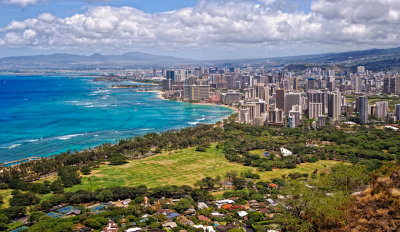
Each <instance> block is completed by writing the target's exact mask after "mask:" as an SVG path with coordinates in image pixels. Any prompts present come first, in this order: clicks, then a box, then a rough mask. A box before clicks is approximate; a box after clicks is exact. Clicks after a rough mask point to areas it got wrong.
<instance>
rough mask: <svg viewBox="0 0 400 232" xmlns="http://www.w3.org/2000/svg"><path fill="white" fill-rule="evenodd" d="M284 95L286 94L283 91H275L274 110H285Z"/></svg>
mask: <svg viewBox="0 0 400 232" xmlns="http://www.w3.org/2000/svg"><path fill="white" fill-rule="evenodd" d="M285 95H286V92H285V90H284V89H277V90H276V103H275V106H276V108H278V109H280V110H285Z"/></svg>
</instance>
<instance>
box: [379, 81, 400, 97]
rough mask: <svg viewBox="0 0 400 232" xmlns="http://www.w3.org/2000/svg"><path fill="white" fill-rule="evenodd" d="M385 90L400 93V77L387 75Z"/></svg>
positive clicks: (384, 82) (384, 83) (384, 84)
mask: <svg viewBox="0 0 400 232" xmlns="http://www.w3.org/2000/svg"><path fill="white" fill-rule="evenodd" d="M383 92H385V93H388V94H390V93H398V92H400V77H386V78H384V79H383Z"/></svg>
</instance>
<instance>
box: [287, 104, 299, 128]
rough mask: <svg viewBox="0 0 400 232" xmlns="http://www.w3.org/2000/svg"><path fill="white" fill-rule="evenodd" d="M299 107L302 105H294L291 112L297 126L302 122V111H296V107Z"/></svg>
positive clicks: (290, 114)
mask: <svg viewBox="0 0 400 232" xmlns="http://www.w3.org/2000/svg"><path fill="white" fill-rule="evenodd" d="M295 108H297V109H299V108H300V107H293V108H292V110H291V111H290V112H289V117H294V126H295V127H297V126H299V125H300V122H301V112H300V111H296V109H295Z"/></svg>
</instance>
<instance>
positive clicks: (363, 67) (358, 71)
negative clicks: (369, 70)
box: [357, 66, 365, 74]
mask: <svg viewBox="0 0 400 232" xmlns="http://www.w3.org/2000/svg"><path fill="white" fill-rule="evenodd" d="M357 73H358V74H363V73H365V66H358V67H357Z"/></svg>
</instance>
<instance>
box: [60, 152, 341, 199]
mask: <svg viewBox="0 0 400 232" xmlns="http://www.w3.org/2000/svg"><path fill="white" fill-rule="evenodd" d="M336 163H338V162H337V161H318V162H316V163H307V164H302V165H299V166H298V167H297V168H295V169H277V170H273V171H269V172H265V171H262V172H259V171H257V170H256V168H254V167H245V166H243V165H241V164H237V163H232V162H229V161H227V160H226V159H225V157H224V154H223V152H222V150H217V149H216V147H215V145H213V146H212V147H211V148H209V149H208V150H207V151H206V152H197V151H196V149H195V148H188V149H183V150H179V151H174V152H171V153H164V154H161V155H156V156H152V157H149V158H145V159H141V160H132V161H130V162H129V163H127V164H125V165H121V166H110V165H102V166H101V167H99V168H97V169H94V170H93V171H92V174H91V175H88V176H84V177H83V178H82V184H81V185H77V186H74V187H72V188H69V189H68V190H67V191H76V190H79V189H85V190H90V189H92V190H94V189H98V188H104V187H112V186H138V185H146V186H147V187H155V186H160V185H193V184H194V183H195V182H196V181H198V180H201V179H202V178H204V177H206V176H210V177H215V176H217V175H221V176H224V175H225V173H226V172H227V171H229V170H237V171H238V172H239V173H240V172H243V171H245V170H252V171H253V172H255V173H257V174H259V175H260V176H261V179H262V180H268V179H272V178H276V177H280V176H281V175H282V174H288V173H292V172H301V173H311V172H313V171H314V170H315V169H320V170H322V169H329V168H330V167H331V166H332V165H334V164H336ZM89 180H90V181H89Z"/></svg>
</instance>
